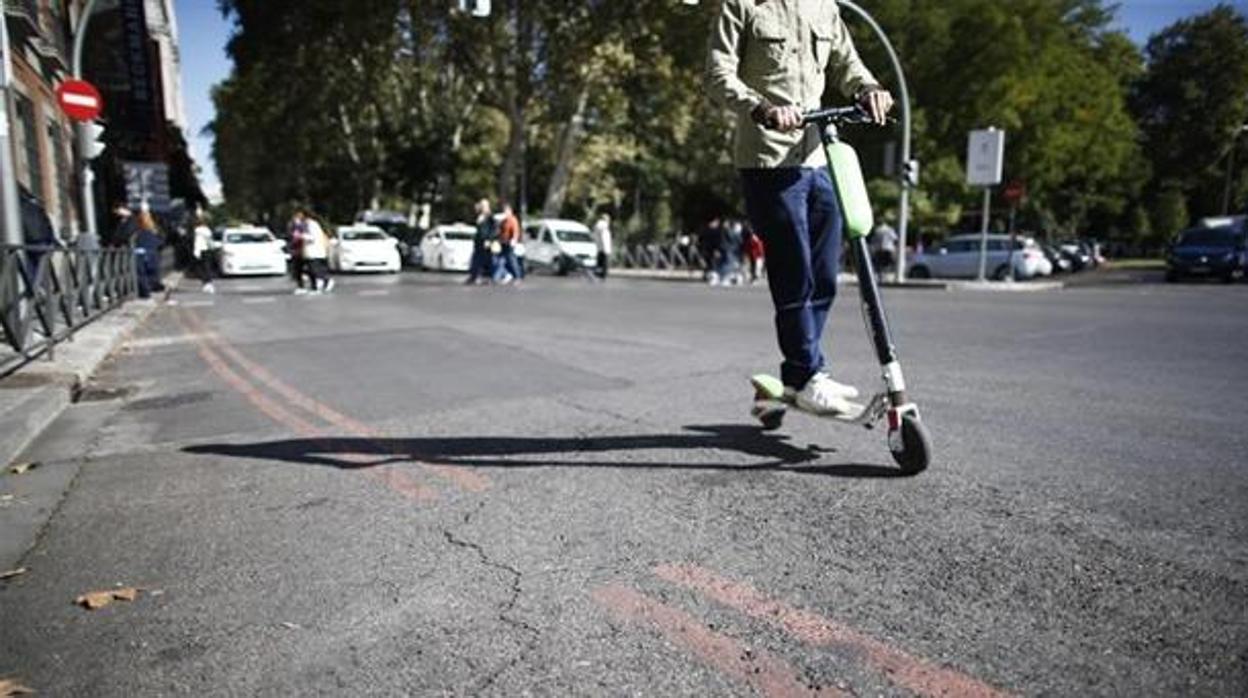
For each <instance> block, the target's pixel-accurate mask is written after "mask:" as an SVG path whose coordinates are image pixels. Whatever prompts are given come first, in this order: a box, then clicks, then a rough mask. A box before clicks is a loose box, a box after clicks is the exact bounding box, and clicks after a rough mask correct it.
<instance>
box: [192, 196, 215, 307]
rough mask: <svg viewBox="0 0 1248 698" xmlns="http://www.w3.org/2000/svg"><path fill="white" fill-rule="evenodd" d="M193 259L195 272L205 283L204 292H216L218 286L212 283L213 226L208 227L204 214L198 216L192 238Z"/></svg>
mask: <svg viewBox="0 0 1248 698" xmlns="http://www.w3.org/2000/svg"><path fill="white" fill-rule="evenodd" d="M191 259H193V260H194V262H195V273H196V274H198V275H199V280H200V281H201V282H202V283H203V286H202V289H203V292H204V293H216V290H217V289H216V286H214V285H213V283H212V282H213V276H214V274H213V270H212V265H213V259H212V228H209V227H208V221H207V219H205V218H204V216H203V214H200V215H198V216H197V217H196V221H195V231H194V233H193V234H192V240H191Z"/></svg>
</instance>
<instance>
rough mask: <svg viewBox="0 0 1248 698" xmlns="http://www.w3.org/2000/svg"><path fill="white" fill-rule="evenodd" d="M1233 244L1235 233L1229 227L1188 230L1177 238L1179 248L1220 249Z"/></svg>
mask: <svg viewBox="0 0 1248 698" xmlns="http://www.w3.org/2000/svg"><path fill="white" fill-rule="evenodd" d="M1233 244H1235V231H1234V229H1232V228H1231V227H1230V226H1225V227H1221V228H1204V229H1201V230H1189V231H1187V232H1186V233H1183V237H1181V238H1179V245H1180V246H1181V247H1221V246H1225V245H1233Z"/></svg>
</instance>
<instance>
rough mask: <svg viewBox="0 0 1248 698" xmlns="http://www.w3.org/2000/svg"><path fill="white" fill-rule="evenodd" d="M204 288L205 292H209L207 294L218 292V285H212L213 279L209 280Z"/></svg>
mask: <svg viewBox="0 0 1248 698" xmlns="http://www.w3.org/2000/svg"><path fill="white" fill-rule="evenodd" d="M203 290H204V293H207V294H209V295H211V294H214V293H216V292H217V287H216V286H213V285H212V282H211V281H209V282H208V283H206V284H204V289H203Z"/></svg>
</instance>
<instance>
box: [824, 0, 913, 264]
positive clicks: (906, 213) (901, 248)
mask: <svg viewBox="0 0 1248 698" xmlns="http://www.w3.org/2000/svg"><path fill="white" fill-rule="evenodd" d="M837 4H839V5H840V6H841V7H844V8H846V9H848V10H851V11H853V12H854V13H855V14H857V15H858V16H859V17H861V18H862V19H863V21H865V22H866V23H867V24H868V25H870V26H871V29H872V30H873V31H874V32H875V35H876V36H877V37H879V39H880V43H882V44H884V51H885V52H886V53H888V59H889V60H890V61H892V63H893V72H895V73H897V89H898V91H899V92H900V93H901V94H900V95H899V96H900V97H901V99H899V100H898V102H899V103H900V106H901V162H902V168H903V170H904V172H905V175H904V176H903V177H902V180H901V202H900V204H899V205H898V208H900V209H901V210H900V211H899V212H898V216H897V281H905V280H906V230H907V228H908V227H909V224H910V188H911V187H912V186H915V185H917V184H918V176H919V163H918V162H917V161H914V160H911V159H910V90H909V88H908V87H907V86H906V73H905V71H903V70H902V69H901V60H900V59H898V58H897V51H895V50H894V49H893V42H891V41H889V40H888V35H887V34H885V33H884V29H883V28H882V27H880V23H879V22H877V21H875V18H874V17H872V16H871V15H870V14H868V13H867V11H866V10H864V9H862V8H861V7H859V6H858V5H857V4H856V3H853V2H850V0H839V2H838V3H837Z"/></svg>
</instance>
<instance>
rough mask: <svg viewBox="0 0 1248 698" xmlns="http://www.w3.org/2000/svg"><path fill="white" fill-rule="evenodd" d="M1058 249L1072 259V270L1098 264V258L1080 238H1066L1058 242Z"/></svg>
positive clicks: (1080, 269)
mask: <svg viewBox="0 0 1248 698" xmlns="http://www.w3.org/2000/svg"><path fill="white" fill-rule="evenodd" d="M1057 249H1058V250H1060V251H1061V253H1062V254H1063V255H1064V256H1065V257H1066V259H1068V260H1070V265H1071V271H1083V270H1084V269H1091V268H1092V267H1095V266H1096V258H1095V257H1094V256H1093V254H1092V250H1091V248H1090V247H1089V246H1088V245H1087V244H1086V243H1083V242H1080V241H1078V240H1064V241H1062V242H1059V243H1058V244H1057Z"/></svg>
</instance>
